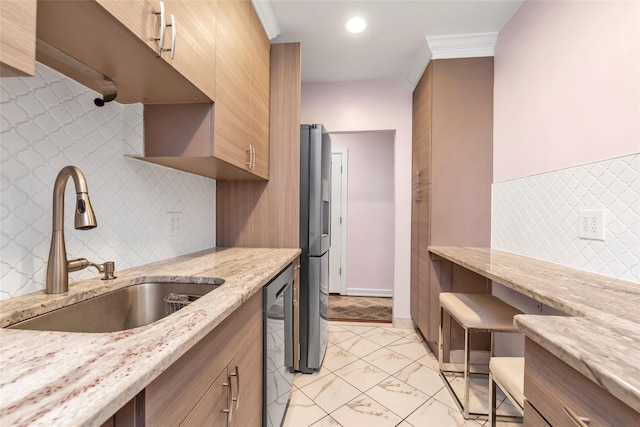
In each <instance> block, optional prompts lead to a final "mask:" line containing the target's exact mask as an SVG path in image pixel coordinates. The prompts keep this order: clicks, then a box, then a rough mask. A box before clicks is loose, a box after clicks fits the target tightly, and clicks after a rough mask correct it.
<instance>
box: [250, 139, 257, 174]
mask: <svg viewBox="0 0 640 427" xmlns="http://www.w3.org/2000/svg"><path fill="white" fill-rule="evenodd" d="M255 168H256V147H254V146H253V145H252V146H251V170H254V169H255Z"/></svg>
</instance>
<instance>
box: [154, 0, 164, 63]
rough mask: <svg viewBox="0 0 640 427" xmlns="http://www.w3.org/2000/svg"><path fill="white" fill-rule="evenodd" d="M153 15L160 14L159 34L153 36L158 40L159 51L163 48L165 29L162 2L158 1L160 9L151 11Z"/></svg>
mask: <svg viewBox="0 0 640 427" xmlns="http://www.w3.org/2000/svg"><path fill="white" fill-rule="evenodd" d="M153 14H154V15H160V34H159V35H158V37H154V40H155V41H157V42H158V47H159V49H160V53H162V51H163V50H164V49H163V47H164V30H165V29H166V25H165V21H164V2H163V1H161V2H160V11H159V12H156V11H155V10H154V11H153Z"/></svg>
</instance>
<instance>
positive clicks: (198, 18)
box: [161, 0, 218, 100]
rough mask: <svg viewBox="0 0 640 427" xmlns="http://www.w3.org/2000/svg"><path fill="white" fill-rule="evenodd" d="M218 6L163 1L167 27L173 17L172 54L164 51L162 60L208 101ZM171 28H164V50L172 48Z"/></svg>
mask: <svg viewBox="0 0 640 427" xmlns="http://www.w3.org/2000/svg"><path fill="white" fill-rule="evenodd" d="M217 5H218V3H217V2H216V1H214V0H204V1H203V0H200V1H184V0H166V1H165V9H166V10H165V16H166V20H167V24H169V23H171V15H173V16H174V17H175V25H176V40H175V52H174V55H173V58H171V52H170V51H163V52H162V55H161V56H162V58H163V59H164V60H165V61H167V62H168V63H169V64H171V66H173V67H174V68H175V69H176V70H178V71H179V72H180V73H181V74H182V75H183V76H185V77H186V78H187V79H188V80H189V81H190V82H192V83H193V84H194V85H196V87H198V89H200V90H201V91H202V92H204V93H205V94H206V95H207V96H208V97H209V98H210V99H211V100H214V99H215V98H214V96H215V87H216V84H215V77H214V76H215V71H216V23H217V18H216V15H217ZM172 31H173V28H171V27H167V28H166V33H165V42H164V45H165V46H164V48H165V49H170V48H171V38H172V37H171V35H172Z"/></svg>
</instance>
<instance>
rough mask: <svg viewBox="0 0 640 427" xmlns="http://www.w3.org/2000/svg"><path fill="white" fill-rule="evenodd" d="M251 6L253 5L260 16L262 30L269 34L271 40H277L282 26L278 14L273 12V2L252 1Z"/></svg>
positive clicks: (264, 0) (265, 0) (267, 0)
mask: <svg viewBox="0 0 640 427" xmlns="http://www.w3.org/2000/svg"><path fill="white" fill-rule="evenodd" d="M251 4H253V8H254V9H255V10H256V13H257V14H258V18H260V22H261V23H262V28H264V32H265V33H267V37H269V40H273V39H275V38H276V37H277V36H278V35H279V34H280V24H279V23H278V18H276V14H275V13H274V12H273V8H272V7H271V2H270V1H269V0H251Z"/></svg>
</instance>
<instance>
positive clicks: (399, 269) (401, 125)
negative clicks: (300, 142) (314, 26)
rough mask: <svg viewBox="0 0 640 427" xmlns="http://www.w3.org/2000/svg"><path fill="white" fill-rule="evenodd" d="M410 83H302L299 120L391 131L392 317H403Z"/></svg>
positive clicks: (407, 255) (406, 293)
mask: <svg viewBox="0 0 640 427" xmlns="http://www.w3.org/2000/svg"><path fill="white" fill-rule="evenodd" d="M412 92H413V90H412V88H411V86H410V85H409V83H408V82H407V81H402V80H367V81H353V82H338V83H307V84H303V85H302V111H301V120H302V122H303V123H322V124H324V125H325V126H326V128H327V129H328V130H329V131H330V132H348V131H367V130H395V131H396V138H395V144H394V150H395V153H394V161H395V182H394V194H395V213H394V217H395V249H394V257H395V259H394V273H393V297H394V300H393V317H394V318H401V319H409V318H410V317H411V316H410V311H409V293H410V287H409V273H410V261H409V260H410V242H411V105H412Z"/></svg>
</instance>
